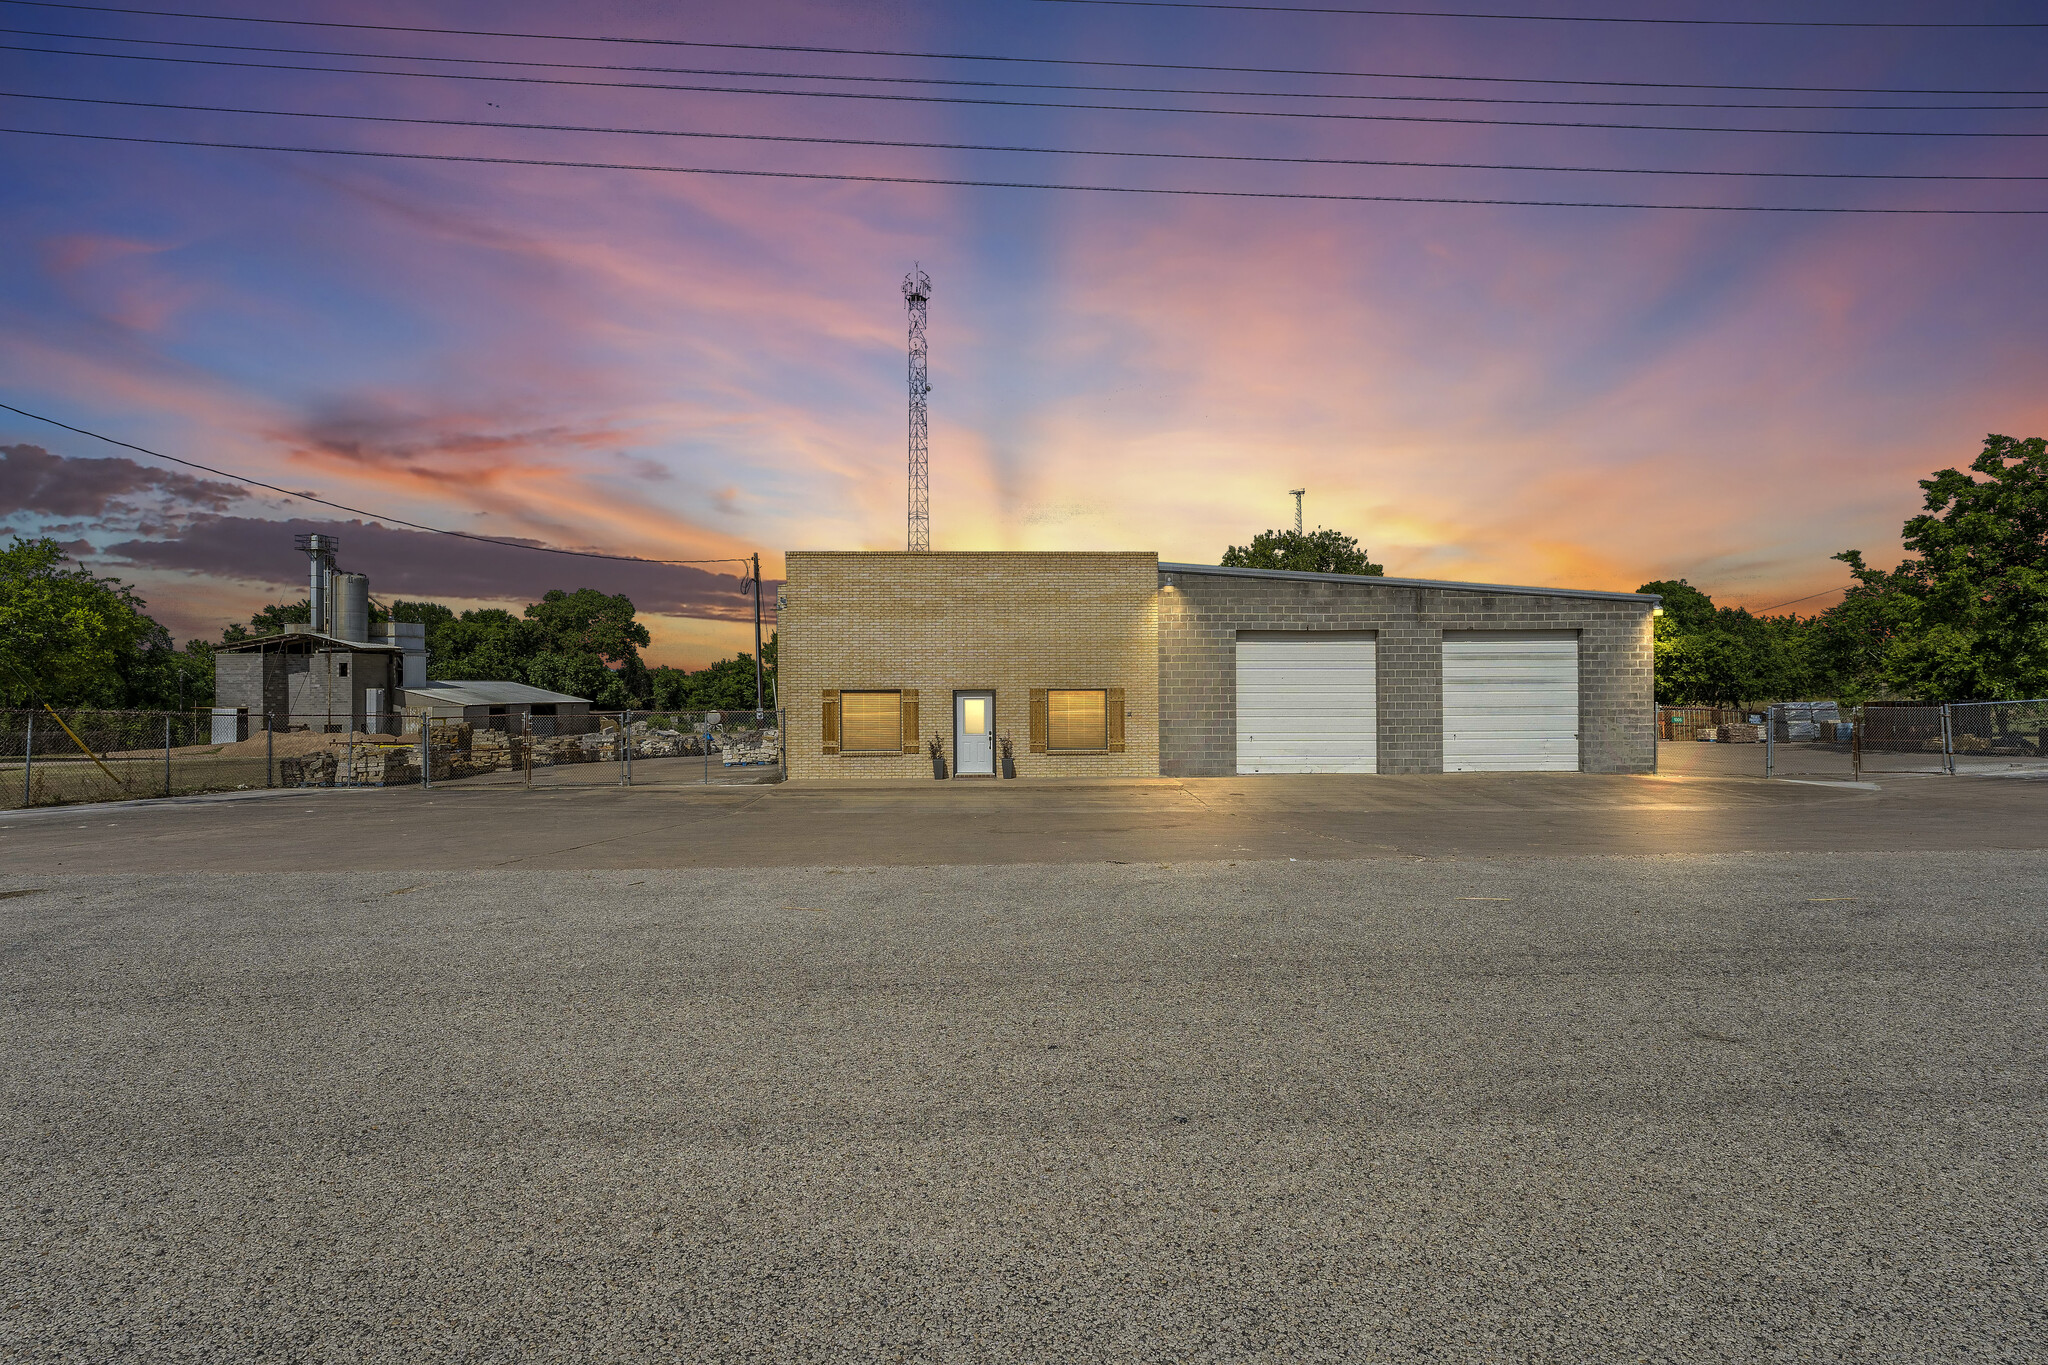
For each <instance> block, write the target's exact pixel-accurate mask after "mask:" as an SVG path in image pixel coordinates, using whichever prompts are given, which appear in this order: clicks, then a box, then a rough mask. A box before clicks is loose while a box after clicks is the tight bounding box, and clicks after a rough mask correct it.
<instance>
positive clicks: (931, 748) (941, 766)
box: [925, 733, 946, 782]
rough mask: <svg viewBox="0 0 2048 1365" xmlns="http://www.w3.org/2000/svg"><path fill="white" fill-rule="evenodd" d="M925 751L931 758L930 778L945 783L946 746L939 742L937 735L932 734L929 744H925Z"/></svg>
mask: <svg viewBox="0 0 2048 1365" xmlns="http://www.w3.org/2000/svg"><path fill="white" fill-rule="evenodd" d="M925 749H926V751H927V752H929V753H930V754H931V756H932V776H933V777H934V778H936V779H937V780H939V781H941V782H943V781H945V780H946V746H945V744H944V743H943V742H942V741H941V740H940V739H939V737H938V735H937V734H936V733H935V734H933V735H932V738H931V743H929V744H927V745H926V746H925Z"/></svg>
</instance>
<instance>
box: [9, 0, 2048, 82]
mask: <svg viewBox="0 0 2048 1365" xmlns="http://www.w3.org/2000/svg"><path fill="white" fill-rule="evenodd" d="M0 4H14V5H30V6H34V7H35V8H38V9H61V10H77V11H82V12H86V13H92V14H131V15H141V16H146V17H150V18H160V19H196V20H201V21H205V22H220V23H237V24H281V25H288V26H291V27H296V28H341V29H358V30H363V31H368V32H376V33H427V34H437V35H441V36H445V37H456V38H518V39H530V40H534V41H542V42H560V43H621V44H629V45H635V46H650V47H698V48H714V49H718V50H721V51H732V52H806V53H818V54H824V55H830V56H841V57H907V58H913V59H916V60H920V61H948V62H1023V63H1030V64H1033V65H1043V66H1101V67H1119V68H1124V69H1129V70H1143V71H1218V72H1225V73H1228V74H1231V75H1241V76H1334V77H1344V78H1349V79H1358V80H1395V81H1487V82H1496V83H1503V84H1510V85H1596V86H1610V87H1615V88H1625V89H1632V90H1749V91H1789V92H1792V93H1795V94H1805V95H2048V90H1981V89H1970V90H1964V89H1948V88H1936V89H1930V88H1925V87H1917V86H1856V85H1839V86H1838V85H1727V84H1715V83H1712V82H1702V81H1609V80H1568V79H1564V78H1560V77H1547V76H1454V75H1449V74H1446V73H1442V72H1434V73H1432V72H1404V71H1333V70H1328V69H1322V68H1316V67H1288V66H1219V65H1214V64H1206V63H1198V62H1129V61H1112V60H1108V59H1106V58H1101V57H1021V56H1015V55H1011V54H997V53H976V52H918V51H906V50H903V49H898V48H873V47H821V46H813V45H807V44H800V43H713V42H705V41H702V40H700V39H689V38H634V37H621V36H605V35H596V34H584V33H530V32H521V31H517V30H506V29H487V28H433V27H428V26H426V25H421V24H366V23H347V22H343V21H341V20H336V19H278V18H272V17H269V16H259V15H252V14H193V13H188V12H185V11H179V10H160V9H135V8H127V7H122V6H115V5H77V4H62V3H58V2H57V0H0Z"/></svg>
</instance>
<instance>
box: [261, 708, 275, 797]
mask: <svg viewBox="0 0 2048 1365" xmlns="http://www.w3.org/2000/svg"><path fill="white" fill-rule="evenodd" d="M276 734H277V727H276V726H275V725H273V724H271V719H270V713H269V712H268V711H265V712H264V713H263V785H264V786H266V787H275V786H276V785H277V765H276V763H274V762H273V761H272V760H273V758H274V757H275V756H276V753H277V740H276V739H275V738H274V736H275V735H276Z"/></svg>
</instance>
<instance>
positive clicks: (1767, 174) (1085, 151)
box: [0, 90, 2048, 181]
mask: <svg viewBox="0 0 2048 1365" xmlns="http://www.w3.org/2000/svg"><path fill="white" fill-rule="evenodd" d="M0 99H20V100H44V101H50V102H55V103H59V104H92V105H106V106H111V107H115V108H122V109H176V110H179V111H182V112H185V113H195V114H250V115H256V116H259V117H263V118H310V119H332V120H336V121H340V122H346V123H399V124H420V125H425V126H428V127H435V128H502V129H509V130H515V131H519V132H546V133H604V134H619V135H624V136H632V137H690V138H708V139H712V140H716V141H722V142H787V143H797V144H807V145H820V146H829V147H892V148H913V149H918V150H926V151H944V152H1022V153H1029V154H1033V155H1046V156H1116V157H1138V158H1147V159H1158V160H1168V161H1244V162H1261V163H1271V164H1277V165H1290V166H1394V167H1402V168H1406V169H1418V170H1450V171H1540V172H1545V173H1553V174H1584V175H1695V176H1718V177H1722V178H1733V179H1740V178H1747V177H1756V178H1771V179H1784V180H1968V181H1980V180H1981V181H2040V180H2048V175H1954V174H1944V175H1916V174H1911V173H1907V172H1893V171H1722V170H1698V169H1681V170H1667V169H1663V168H1660V167H1655V166H1531V165H1521V164H1515V163H1509V162H1488V161H1394V160H1387V159H1382V158H1366V157H1321V156H1263V155H1255V154H1252V153H1236V152H1157V151H1134V150H1126V149H1120V148H1102V147H1032V146H1024V145H1018V144H1014V143H1011V144H1005V143H993V142H913V141H898V140H894V139H888V138H871V137H809V136H803V135H799V134H795V133H711V132H702V131H698V130H696V129H687V128H619V127H606V126H602V125H592V124H578V123H512V122H503V121H499V120H495V119H456V118H418V117H411V116H407V115H401V114H336V113H316V112H310V111H306V110H300V109H248V108H240V107H237V106H234V105H222V104H172V103H167V102H163V101H158V100H115V99H99V98H94V97H92V96H87V95H41V94H24V93H23V92H21V91H18V90H0Z"/></svg>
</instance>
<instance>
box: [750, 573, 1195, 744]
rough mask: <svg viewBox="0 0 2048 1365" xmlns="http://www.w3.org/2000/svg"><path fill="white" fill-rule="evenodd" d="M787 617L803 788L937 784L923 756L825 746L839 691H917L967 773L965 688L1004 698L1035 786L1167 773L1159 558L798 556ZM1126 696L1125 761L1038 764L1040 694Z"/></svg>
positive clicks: (783, 662)
mask: <svg viewBox="0 0 2048 1365" xmlns="http://www.w3.org/2000/svg"><path fill="white" fill-rule="evenodd" d="M786 562H787V565H788V567H787V570H786V574H785V583H784V587H783V605H782V608H781V610H780V611H779V612H778V614H777V629H778V630H779V631H780V633H781V635H780V646H779V649H780V652H779V654H778V656H777V680H778V687H777V691H778V692H779V694H780V696H779V700H780V702H781V705H782V706H783V708H784V710H785V711H786V712H787V720H786V722H785V723H786V725H787V727H788V729H787V745H788V750H787V752H788V756H789V775H790V776H791V777H793V778H815V777H857V778H906V777H922V778H925V779H927V780H929V779H930V777H931V771H932V770H931V760H930V759H929V758H927V757H926V756H925V754H924V752H923V746H922V744H920V748H919V752H917V753H914V754H902V755H884V756H880V757H873V756H867V755H852V754H847V755H841V754H828V753H826V752H825V751H824V748H825V743H824V693H825V692H826V690H827V689H830V690H833V691H844V690H849V689H852V690H858V689H868V688H874V689H884V690H894V689H911V688H914V689H916V691H917V694H918V728H919V729H920V730H921V731H922V732H923V733H922V735H921V736H920V739H921V740H929V739H930V738H931V736H932V735H933V734H934V733H936V734H938V735H939V736H940V737H941V740H942V742H943V744H944V746H945V750H946V766H947V770H948V771H949V772H950V771H951V770H952V767H953V694H954V693H955V692H956V691H992V692H994V693H995V695H996V709H995V728H996V733H997V734H998V735H1003V734H1007V735H1009V736H1010V737H1011V740H1012V752H1013V753H1014V754H1015V756H1016V765H1017V776H1019V777H1020V778H1021V777H1156V776H1157V775H1158V773H1159V611H1158V596H1159V557H1158V556H1157V555H1156V554H1152V553H1149V552H1147V553H1116V554H1059V553H1052V554H1035V553H987V554H983V553H951V552H932V553H929V554H910V553H904V552H879V553H876V552H860V551H830V550H792V551H790V552H789V554H788V556H787V561H786ZM1067 687H1074V688H1097V687H1101V688H1111V687H1120V688H1122V689H1123V690H1124V713H1125V716H1124V752H1122V753H1109V754H1034V753H1032V752H1030V749H1031V739H1030V735H1031V716H1030V697H1031V690H1032V689H1033V688H1067Z"/></svg>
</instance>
